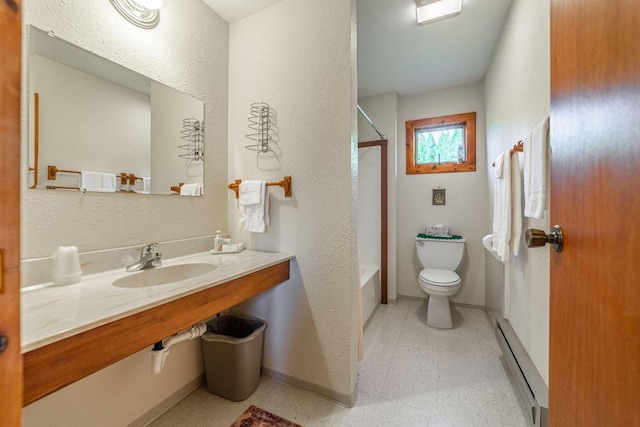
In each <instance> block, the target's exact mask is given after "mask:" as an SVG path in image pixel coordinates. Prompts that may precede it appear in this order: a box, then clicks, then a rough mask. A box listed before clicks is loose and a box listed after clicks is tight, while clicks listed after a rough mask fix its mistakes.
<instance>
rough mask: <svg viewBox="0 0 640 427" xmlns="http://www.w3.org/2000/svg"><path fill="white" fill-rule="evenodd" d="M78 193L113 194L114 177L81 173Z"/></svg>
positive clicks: (86, 172)
mask: <svg viewBox="0 0 640 427" xmlns="http://www.w3.org/2000/svg"><path fill="white" fill-rule="evenodd" d="M80 191H83V192H84V191H95V192H101V193H115V192H116V175H115V174H112V173H100V172H89V171H81V172H80Z"/></svg>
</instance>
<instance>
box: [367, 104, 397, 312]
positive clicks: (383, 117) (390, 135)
mask: <svg viewBox="0 0 640 427" xmlns="http://www.w3.org/2000/svg"><path fill="white" fill-rule="evenodd" d="M358 104H360V107H362V109H363V110H364V112H365V113H367V116H369V118H370V119H371V121H372V122H373V124H374V125H375V127H376V128H377V129H378V131H379V132H380V133H381V134H382V135H383V136H384V137H385V138H386V139H387V160H388V162H387V215H388V218H387V220H388V230H387V234H388V248H387V251H388V263H387V267H388V270H387V271H388V273H389V274H388V275H389V277H388V283H387V288H388V297H389V299H390V300H391V301H394V300H395V299H396V298H397V297H398V290H397V285H396V283H397V281H396V275H397V273H396V271H397V268H396V265H397V244H396V239H397V235H396V218H397V216H396V211H397V201H396V191H397V190H396V182H397V179H398V167H397V165H398V163H397V159H398V158H397V149H396V146H397V134H398V127H397V126H398V96H397V95H396V93H395V92H391V93H385V94H382V95H376V96H369V97H366V98H360V99H359V100H358ZM378 139H380V135H378V134H377V133H376V131H374V130H373V128H372V127H371V125H369V123H368V122H367V121H366V120H365V119H364V118H363V117H362V116H361V115H360V114H358V141H360V142H364V141H376V140H378ZM374 150H375V151H374ZM372 151H374V152H373V153H371V152H372ZM379 151H380V149H379V148H362V149H360V152H361V153H363V152H364V153H366V154H363V155H366V156H367V161H368V160H373V159H374V157H375V156H377V158H378V159H379ZM372 154H373V155H374V156H372ZM379 164H380V163H379V160H378V163H376V165H377V167H378V168H379ZM375 167H376V166H373V167H371V166H370V165H369V164H366V163H365V164H359V165H358V169H359V173H362V171H363V170H367V172H365V173H366V174H369V173H370V172H371V171H370V170H371V169H372V168H375ZM378 170H379V169H378ZM377 179H378V180H379V178H377ZM358 185H359V187H360V199H361V198H362V197H363V195H362V191H363V190H362V189H363V188H367V189H368V190H369V191H372V190H373V191H376V190H377V191H378V193H379V192H380V185H378V182H363V181H362V179H360V180H359V182H358ZM376 200H378V199H376ZM359 203H360V202H359ZM365 203H372V204H375V209H376V211H379V208H378V206H380V205H379V203H377V204H376V202H375V201H374V202H365ZM361 205H362V204H361ZM368 218H369V217H368V215H367V213H366V212H362V209H361V210H360V211H359V221H363V220H367V219H368ZM378 229H379V224H378ZM359 234H360V235H359V236H358V238H359V246H360V248H361V250H360V251H361V253H360V256H361V257H362V251H363V249H362V248H363V246H364V247H369V246H368V245H367V244H363V241H366V239H367V238H368V237H369V236H368V235H365V234H364V230H362V232H360V233H359ZM376 249H377V248H376Z"/></svg>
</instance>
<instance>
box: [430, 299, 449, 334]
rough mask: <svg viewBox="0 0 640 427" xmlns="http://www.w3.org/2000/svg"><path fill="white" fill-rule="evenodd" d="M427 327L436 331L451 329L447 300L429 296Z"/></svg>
mask: <svg viewBox="0 0 640 427" xmlns="http://www.w3.org/2000/svg"><path fill="white" fill-rule="evenodd" d="M427 325H428V326H431V327H432V328H438V329H452V328H453V320H452V319H451V307H449V298H447V297H440V296H435V295H429V306H428V307H427Z"/></svg>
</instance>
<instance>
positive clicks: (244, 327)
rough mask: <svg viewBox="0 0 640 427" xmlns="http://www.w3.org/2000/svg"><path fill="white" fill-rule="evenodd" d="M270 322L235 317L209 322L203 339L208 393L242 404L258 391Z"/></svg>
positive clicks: (226, 316)
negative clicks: (265, 336)
mask: <svg viewBox="0 0 640 427" xmlns="http://www.w3.org/2000/svg"><path fill="white" fill-rule="evenodd" d="M266 327H267V322H265V321H264V320H259V319H247V318H242V317H237V316H232V315H224V316H220V317H216V318H215V319H213V320H210V321H209V322H207V332H205V333H204V334H203V335H202V337H201V338H202V349H203V353H204V368H205V372H206V377H207V390H208V391H209V392H210V393H213V394H217V395H218V396H222V397H225V398H227V399H230V400H233V401H236V402H240V401H242V400H245V399H247V398H248V397H249V396H251V394H252V393H253V392H254V391H255V390H256V388H258V382H259V381H260V366H261V363H262V343H263V341H264V330H265V328H266Z"/></svg>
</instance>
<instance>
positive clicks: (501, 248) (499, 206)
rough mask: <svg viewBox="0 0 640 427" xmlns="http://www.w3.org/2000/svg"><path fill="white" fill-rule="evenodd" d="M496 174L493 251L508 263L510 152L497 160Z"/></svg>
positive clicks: (502, 154) (501, 155)
mask: <svg viewBox="0 0 640 427" xmlns="http://www.w3.org/2000/svg"><path fill="white" fill-rule="evenodd" d="M495 174H496V182H495V195H494V201H493V249H494V250H495V251H496V253H497V254H498V256H499V257H500V259H501V260H502V262H508V261H509V252H510V251H509V239H510V237H511V154H510V153H509V151H505V152H503V153H500V155H498V157H497V158H496V169H495Z"/></svg>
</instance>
